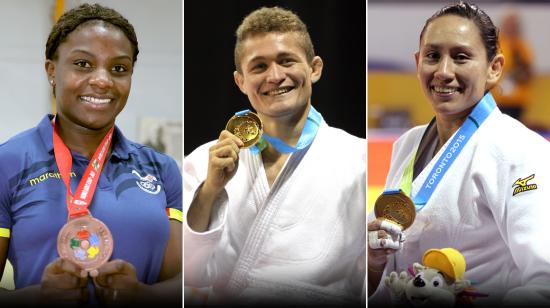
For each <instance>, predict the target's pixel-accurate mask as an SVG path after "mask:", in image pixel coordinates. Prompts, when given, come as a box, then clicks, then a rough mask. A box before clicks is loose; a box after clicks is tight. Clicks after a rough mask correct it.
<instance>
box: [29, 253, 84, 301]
mask: <svg viewBox="0 0 550 308" xmlns="http://www.w3.org/2000/svg"><path fill="white" fill-rule="evenodd" d="M87 282H88V273H87V272H86V271H84V270H82V268H81V267H80V266H78V265H76V264H75V263H73V262H71V261H69V260H64V259H61V258H58V259H56V260H55V261H53V262H51V263H50V264H48V266H46V268H45V269H44V272H43V274H42V281H41V283H40V297H41V299H42V301H43V303H47V304H48V305H52V306H54V305H55V306H57V305H69V306H72V305H77V304H80V303H85V302H86V301H87V300H88V296H89V294H88V289H87V287H86V285H87Z"/></svg>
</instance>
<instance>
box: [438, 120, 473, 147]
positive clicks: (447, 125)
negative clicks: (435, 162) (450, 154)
mask: <svg viewBox="0 0 550 308" xmlns="http://www.w3.org/2000/svg"><path fill="white" fill-rule="evenodd" d="M466 118H467V117H460V118H454V119H449V118H445V117H439V116H438V117H436V119H435V120H436V125H437V135H438V137H439V144H438V145H437V148H436V152H437V151H438V150H439V148H441V147H442V146H443V145H444V144H445V142H447V140H449V139H450V138H451V137H452V136H453V134H454V133H455V132H456V131H457V130H458V129H459V128H460V126H462V123H464V121H465V120H466Z"/></svg>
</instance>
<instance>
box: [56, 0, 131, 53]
mask: <svg viewBox="0 0 550 308" xmlns="http://www.w3.org/2000/svg"><path fill="white" fill-rule="evenodd" d="M101 21H103V22H105V23H106V24H107V25H112V26H114V27H116V28H118V29H120V30H121V31H122V32H123V33H124V34H125V35H126V37H127V38H128V40H129V41H130V43H131V44H132V51H133V62H134V63H135V62H136V60H137V55H138V53H139V48H138V41H137V36H136V32H135V31H134V27H133V26H132V24H131V23H130V22H129V21H128V20H127V19H126V18H124V16H122V15H121V14H120V13H118V12H117V11H115V10H113V9H111V8H108V7H104V6H101V5H99V4H92V5H91V4H87V3H85V4H82V5H80V6H78V7H76V8H74V9H71V10H69V11H67V12H65V13H64V14H63V15H61V17H60V18H59V20H58V21H57V23H56V24H55V25H54V26H53V27H52V30H51V32H50V35H49V36H48V41H47V42H46V59H48V60H56V58H57V48H58V47H59V45H61V44H62V43H63V42H64V41H65V39H66V38H67V36H68V35H69V34H71V32H73V31H74V30H75V29H77V28H78V27H79V26H80V25H82V24H85V23H88V22H101Z"/></svg>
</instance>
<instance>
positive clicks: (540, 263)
mask: <svg viewBox="0 0 550 308" xmlns="http://www.w3.org/2000/svg"><path fill="white" fill-rule="evenodd" d="M425 129H426V126H419V127H415V128H413V129H411V130H410V131H408V132H407V133H405V134H404V135H403V136H401V137H400V138H399V139H398V140H397V141H396V142H395V144H394V148H393V153H392V161H391V167H390V171H389V174H388V178H387V182H386V188H398V187H400V183H401V179H402V175H403V172H404V170H405V167H406V165H407V164H408V163H409V161H410V159H411V157H412V156H413V155H414V153H415V152H416V149H417V148H418V145H419V143H420V139H421V137H422V134H423V132H424V130H425ZM451 139H452V138H451ZM451 139H450V140H451ZM448 143H449V142H447V144H445V145H444V146H443V148H442V149H441V150H439V152H438V153H437V154H436V155H435V157H434V158H433V159H432V160H431V161H430V163H429V164H428V165H427V166H426V168H424V170H422V172H421V173H420V174H419V175H418V177H417V178H416V179H415V180H414V181H413V185H412V192H411V193H412V195H413V196H414V195H415V194H416V193H417V192H418V191H419V189H420V187H421V185H422V184H423V183H424V181H425V179H426V178H427V176H428V175H429V173H430V171H431V169H432V167H433V165H434V164H435V162H436V161H437V159H438V158H439V156H440V155H441V154H442V153H443V152H444V150H445V148H446V147H447V146H448ZM549 159H550V143H549V142H548V141H547V140H545V139H544V138H542V137H541V136H539V135H538V134H536V133H535V132H533V131H531V130H529V129H527V128H526V127H525V126H524V125H523V124H521V123H520V122H518V121H516V120H514V119H512V118H510V117H509V116H506V115H504V114H502V113H501V112H500V111H499V110H498V109H495V110H494V111H493V112H492V113H491V114H490V115H489V117H488V118H487V120H486V121H485V122H484V123H483V124H482V125H481V127H480V128H479V129H478V130H477V132H476V133H475V134H474V135H473V136H472V138H471V139H470V141H469V143H468V144H467V145H466V146H465V147H464V149H463V151H462V153H461V154H460V155H459V156H458V157H457V159H456V161H455V162H454V164H453V165H452V166H451V167H450V168H449V170H448V172H447V174H445V175H444V177H443V178H442V180H441V182H440V184H439V186H438V187H437V188H436V189H435V191H434V193H433V195H432V197H431V198H430V200H429V201H428V202H427V204H426V206H425V207H424V208H423V209H422V210H421V211H420V212H417V216H416V219H415V222H414V223H413V225H412V226H411V227H410V228H409V229H407V230H405V231H404V234H405V235H406V239H407V240H406V241H405V243H404V246H403V248H402V249H401V250H400V251H399V252H398V253H396V254H395V256H394V257H390V258H389V261H388V263H387V266H386V273H385V275H387V274H389V273H390V272H391V271H398V272H401V271H403V270H406V269H407V267H408V266H410V265H412V264H413V262H421V260H422V255H423V254H424V252H425V251H426V250H428V249H430V248H444V247H453V248H456V249H458V250H459V251H460V252H462V254H463V255H464V257H465V259H466V264H467V268H466V274H465V279H469V280H471V282H472V284H473V287H474V288H475V289H476V290H477V291H478V292H481V293H487V294H489V297H487V298H478V299H476V301H475V302H477V303H478V304H480V305H484V304H486V305H501V304H513V305H515V304H518V305H521V306H529V305H530V304H544V305H545V306H549V305H550V238H549V237H548V231H550V227H549V226H550V224H549V217H550V204H549V202H550V164H549V163H548V161H549ZM532 174H534V175H535V176H534V178H533V179H532V180H530V181H528V182H527V185H532V184H536V185H537V188H536V189H532V190H528V191H524V192H520V193H517V194H516V195H513V192H514V189H515V188H516V187H517V185H514V184H515V183H516V181H517V180H518V179H525V178H527V177H529V176H530V175H532ZM373 218H374V217H369V221H370V219H373ZM389 301H390V299H389V298H388V290H386V289H385V287H384V284H383V283H381V284H380V285H379V286H378V289H377V291H376V292H375V293H374V294H373V295H372V296H371V297H370V299H369V303H373V304H383V303H388V302H389Z"/></svg>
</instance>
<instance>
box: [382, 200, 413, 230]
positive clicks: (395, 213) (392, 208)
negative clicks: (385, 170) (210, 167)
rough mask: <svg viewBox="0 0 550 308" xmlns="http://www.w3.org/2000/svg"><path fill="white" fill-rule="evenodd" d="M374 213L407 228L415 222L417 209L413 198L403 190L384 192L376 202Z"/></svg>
mask: <svg viewBox="0 0 550 308" xmlns="http://www.w3.org/2000/svg"><path fill="white" fill-rule="evenodd" d="M374 215H376V218H381V219H386V220H389V221H391V222H393V223H395V224H398V225H399V226H401V227H402V228H403V230H405V229H407V228H408V227H410V226H411V225H412V224H413V222H414V218H415V217H416V209H415V207H414V203H413V202H412V200H411V198H409V197H408V196H407V195H405V193H403V192H402V191H399V192H395V193H384V194H382V195H380V197H378V199H376V202H375V203H374Z"/></svg>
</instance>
